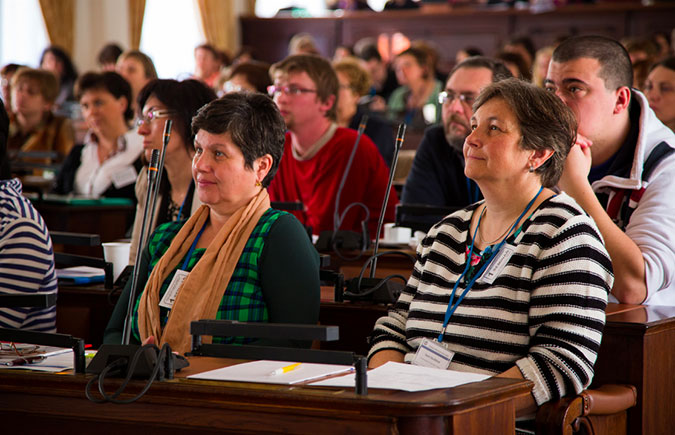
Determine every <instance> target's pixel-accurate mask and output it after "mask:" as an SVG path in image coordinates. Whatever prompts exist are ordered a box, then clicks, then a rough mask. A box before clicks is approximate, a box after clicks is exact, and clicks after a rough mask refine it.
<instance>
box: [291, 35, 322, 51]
mask: <svg viewBox="0 0 675 435" xmlns="http://www.w3.org/2000/svg"><path fill="white" fill-rule="evenodd" d="M296 54H315V55H317V56H321V53H320V52H319V49H318V48H317V46H316V41H315V40H314V37H313V36H312V35H310V34H309V33H296V34H295V35H293V37H292V38H291V40H290V41H289V42H288V55H289V56H293V55H296Z"/></svg>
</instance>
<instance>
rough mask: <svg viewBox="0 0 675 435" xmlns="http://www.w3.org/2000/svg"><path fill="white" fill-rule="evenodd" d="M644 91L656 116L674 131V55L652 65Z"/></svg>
mask: <svg viewBox="0 0 675 435" xmlns="http://www.w3.org/2000/svg"><path fill="white" fill-rule="evenodd" d="M644 91H645V95H646V96H647V100H648V101H649V107H651V109H652V110H653V111H654V113H655V114H656V116H657V118H659V119H660V120H661V122H663V123H664V124H666V126H668V128H670V129H671V130H672V131H675V56H670V57H667V58H665V59H663V60H662V61H661V62H658V63H656V64H654V66H652V69H651V71H649V75H648V76H647V80H646V82H645V86H644Z"/></svg>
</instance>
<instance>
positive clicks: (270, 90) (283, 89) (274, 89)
mask: <svg viewBox="0 0 675 435" xmlns="http://www.w3.org/2000/svg"><path fill="white" fill-rule="evenodd" d="M312 92H313V93H317V92H319V91H317V90H316V89H307V88H301V87H300V86H295V85H286V86H277V85H269V86H268V87H267V94H268V95H269V96H270V97H274V96H275V95H276V94H277V93H283V94H286V95H291V96H293V97H295V96H297V95H301V94H308V93H312Z"/></svg>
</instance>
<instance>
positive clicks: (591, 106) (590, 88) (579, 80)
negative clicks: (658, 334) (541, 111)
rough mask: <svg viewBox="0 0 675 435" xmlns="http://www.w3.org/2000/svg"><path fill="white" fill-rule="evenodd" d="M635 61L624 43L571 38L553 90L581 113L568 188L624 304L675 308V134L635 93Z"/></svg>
mask: <svg viewBox="0 0 675 435" xmlns="http://www.w3.org/2000/svg"><path fill="white" fill-rule="evenodd" d="M632 73H633V71H632V69H631V62H630V58H629V56H628V53H627V52H626V50H625V49H624V48H623V47H622V46H621V44H619V43H618V42H617V41H614V40H612V39H609V38H606V37H602V36H580V37H574V38H570V39H568V40H566V41H565V42H563V43H562V44H560V45H559V46H558V47H557V48H556V49H555V51H554V52H553V59H552V60H551V65H550V67H549V70H548V76H547V78H546V88H547V89H548V90H550V91H551V92H555V94H556V95H557V96H558V97H560V98H561V99H562V100H563V102H564V103H565V104H567V105H568V106H569V107H570V108H572V110H573V111H574V113H575V114H576V116H577V119H578V122H579V134H578V138H577V143H576V145H575V146H574V147H572V150H571V151H570V154H569V156H568V158H567V163H566V165H565V170H564V172H563V175H562V177H561V179H560V187H561V188H562V189H563V190H564V191H565V192H566V193H568V194H569V195H570V196H572V197H573V198H574V199H575V200H576V201H577V202H578V203H579V204H580V205H581V206H582V207H583V208H584V210H586V212H587V213H588V214H590V216H591V217H592V218H593V219H594V220H595V222H596V223H597V225H598V228H599V229H600V232H601V233H602V236H603V238H604V240H605V243H606V245H607V250H608V251H609V254H610V256H611V258H612V263H613V265H614V271H615V274H616V282H615V285H614V288H613V289H612V294H613V296H614V297H616V299H618V300H619V301H620V302H622V303H632V304H640V303H646V304H655V305H675V268H674V267H673V265H674V264H675V202H673V201H672V198H673V197H675V185H674V184H673V182H672V180H673V177H674V176H675V164H674V163H675V161H674V159H675V155H673V154H672V150H673V147H674V146H675V135H674V134H673V132H672V131H671V130H670V129H668V128H667V127H665V126H664V125H663V124H662V123H661V122H660V121H659V120H658V118H657V117H656V115H655V114H654V111H653V110H651V109H650V108H649V105H648V103H647V99H646V98H645V96H644V95H642V94H641V93H640V92H639V91H636V90H631V89H630V86H631V85H632V83H633V77H632Z"/></svg>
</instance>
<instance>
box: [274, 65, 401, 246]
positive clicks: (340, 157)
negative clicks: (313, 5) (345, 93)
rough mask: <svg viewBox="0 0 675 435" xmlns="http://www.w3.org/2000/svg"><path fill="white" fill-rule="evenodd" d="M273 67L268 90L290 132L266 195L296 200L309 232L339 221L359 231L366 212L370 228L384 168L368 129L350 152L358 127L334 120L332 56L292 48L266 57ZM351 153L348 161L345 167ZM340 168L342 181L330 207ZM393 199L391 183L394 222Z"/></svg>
mask: <svg viewBox="0 0 675 435" xmlns="http://www.w3.org/2000/svg"><path fill="white" fill-rule="evenodd" d="M271 75H272V78H273V79H274V85H273V87H271V88H270V94H271V95H272V96H273V97H274V101H275V102H276V104H277V106H278V107H279V110H280V111H281V115H282V116H283V117H284V121H286V127H287V128H288V132H287V133H286V144H285V146H284V157H283V159H282V161H281V165H280V166H279V174H278V176H277V177H276V178H275V179H274V181H273V182H272V184H271V186H270V197H271V198H272V200H273V201H300V202H302V203H303V204H304V210H303V211H302V212H297V214H296V216H298V217H299V219H300V222H302V223H303V224H305V225H306V226H309V227H311V228H312V231H313V233H314V234H319V233H320V232H321V231H324V230H333V228H334V225H335V224H337V223H339V224H340V225H339V229H341V230H352V231H357V232H361V230H362V227H361V221H363V220H366V221H367V223H368V229H369V231H370V234H371V235H374V234H375V232H376V231H375V230H376V226H377V220H378V216H379V215H380V208H381V207H382V201H383V199H384V195H385V190H386V186H387V181H388V177H389V170H388V169H387V165H386V164H385V163H384V160H383V159H382V156H380V153H379V152H378V151H377V148H376V147H375V145H374V144H373V142H372V141H371V140H370V138H368V137H367V136H363V137H361V141H360V142H359V146H358V147H357V149H356V154H355V155H354V156H353V160H351V159H350V155H351V154H352V150H353V149H354V142H355V141H356V132H355V131H354V130H351V129H348V128H342V127H338V126H337V124H336V112H337V108H336V100H337V94H338V89H339V84H338V79H337V76H336V74H335V71H334V70H333V68H332V67H331V65H330V63H329V62H328V61H327V60H325V59H323V58H321V57H318V56H312V55H297V56H290V57H288V58H286V59H284V60H283V61H281V62H278V63H276V64H274V65H272V68H271ZM350 161H351V167H347V166H348V162H350ZM344 174H346V183H345V188H344V190H343V191H342V194H341V197H340V198H339V200H340V202H339V204H337V207H336V204H335V202H336V195H337V193H338V189H339V186H340V181H341V180H342V178H343V176H345V175H344ZM397 202H398V199H397V197H396V192H394V190H393V188H392V189H391V197H390V200H389V206H388V208H387V210H386V213H385V221H387V222H393V220H394V209H395V205H396V203H397ZM354 204H361V207H354V206H353V205H354ZM336 208H337V209H336ZM348 208H349V212H347V209H348Z"/></svg>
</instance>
